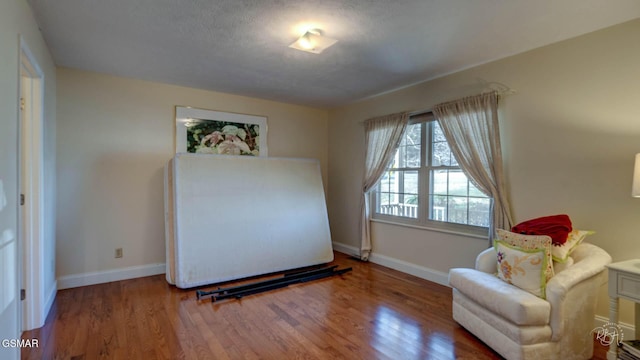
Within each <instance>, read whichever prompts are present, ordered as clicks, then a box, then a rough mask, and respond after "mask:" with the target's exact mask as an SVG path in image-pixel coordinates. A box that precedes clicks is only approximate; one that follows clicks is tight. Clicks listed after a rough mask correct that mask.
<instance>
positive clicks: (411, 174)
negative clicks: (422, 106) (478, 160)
mask: <svg viewBox="0 0 640 360" xmlns="http://www.w3.org/2000/svg"><path fill="white" fill-rule="evenodd" d="M424 118H425V117H424V116H423V117H422V119H423V120H418V121H412V122H411V123H410V124H409V125H408V127H407V131H406V133H405V135H404V138H403V139H402V142H401V143H400V146H399V147H398V151H397V152H396V155H395V158H394V160H393V163H392V164H391V166H390V167H389V168H388V169H387V171H385V173H384V175H383V177H382V179H381V180H380V182H379V183H378V185H377V187H376V188H375V190H374V191H373V192H372V195H371V196H372V206H373V211H372V213H373V218H374V219H380V220H387V221H392V222H396V223H398V222H399V223H406V224H410V225H417V226H426V227H437V228H444V229H450V230H459V231H465V232H471V233H477V234H485V233H486V230H487V228H488V226H489V221H490V208H491V199H490V198H488V197H487V196H486V195H485V194H484V193H482V192H481V191H480V190H478V189H477V188H476V187H475V186H474V185H473V184H472V183H471V182H470V181H469V180H468V179H467V176H466V175H465V174H464V172H462V170H461V169H460V167H459V166H458V163H457V161H456V159H455V157H454V156H453V154H452V153H451V149H450V148H449V144H447V141H446V139H445V137H444V134H443V133H442V129H441V128H440V125H439V124H438V122H437V121H435V120H433V117H429V118H428V119H427V120H424Z"/></svg>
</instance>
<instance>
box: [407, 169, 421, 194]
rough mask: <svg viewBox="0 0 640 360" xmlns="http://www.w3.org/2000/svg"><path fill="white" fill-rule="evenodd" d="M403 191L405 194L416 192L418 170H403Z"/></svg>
mask: <svg viewBox="0 0 640 360" xmlns="http://www.w3.org/2000/svg"><path fill="white" fill-rule="evenodd" d="M404 193H405V194H415V195H417V194H418V172H417V171H405V172H404Z"/></svg>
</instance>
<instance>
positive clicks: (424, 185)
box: [368, 111, 493, 240]
mask: <svg viewBox="0 0 640 360" xmlns="http://www.w3.org/2000/svg"><path fill="white" fill-rule="evenodd" d="M433 121H437V120H436V118H435V117H434V116H433V113H431V112H430V111H429V112H426V113H420V114H415V115H411V117H410V118H409V123H408V126H411V125H415V124H419V123H424V124H425V125H426V124H428V123H430V122H433ZM425 125H423V126H422V127H421V134H420V141H421V145H420V156H421V159H422V161H421V162H420V166H419V167H418V168H407V167H403V168H394V169H393V170H397V171H414V170H416V171H418V174H419V176H418V178H419V181H418V199H419V200H418V201H419V204H426V205H424V206H423V207H422V210H423V211H421V212H420V213H419V215H418V217H417V218H410V217H403V216H394V215H388V214H381V213H378V212H377V211H376V208H377V205H378V203H379V202H380V196H381V194H380V193H379V192H378V191H372V192H370V193H369V195H368V196H369V203H370V211H371V220H372V221H374V222H380V223H385V224H392V225H398V226H405V227H411V228H417V229H424V230H432V231H439V232H445V233H451V234H457V235H463V236H470V237H477V238H481V239H484V240H486V238H487V236H488V232H489V227H482V226H476V225H467V224H459V223H452V222H445V221H438V220H430V219H429V211H430V209H431V206H430V205H429V204H430V202H431V198H430V196H429V195H430V194H429V192H430V191H429V184H430V181H431V179H430V177H431V171H433V170H437V169H443V170H448V169H453V170H457V169H460V170H462V169H461V168H460V166H447V165H443V166H429V165H428V164H432V156H433V154H432V151H431V150H430V149H429V147H430V146H431V141H430V140H431V139H432V134H431V133H430V132H431V131H432V126H425ZM388 171H389V170H388V169H387V170H385V172H388ZM403 186H404V184H403ZM489 199H490V201H493V199H491V198H489ZM425 210H426V211H425Z"/></svg>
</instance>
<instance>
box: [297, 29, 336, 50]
mask: <svg viewBox="0 0 640 360" xmlns="http://www.w3.org/2000/svg"><path fill="white" fill-rule="evenodd" d="M337 42H338V40H335V39H331V38H328V37H326V36H322V32H321V31H320V30H318V29H311V30H307V31H306V32H305V33H304V34H303V35H302V36H300V38H298V40H296V41H294V42H293V44H291V45H289V47H290V48H292V49H296V50H301V51H306V52H310V53H314V54H320V53H321V52H323V51H324V50H325V49H327V48H328V47H330V46H331V45H333V44H335V43H337Z"/></svg>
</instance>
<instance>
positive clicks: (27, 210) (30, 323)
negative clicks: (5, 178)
mask: <svg viewBox="0 0 640 360" xmlns="http://www.w3.org/2000/svg"><path fill="white" fill-rule="evenodd" d="M19 76H20V81H19V87H20V89H19V94H20V100H19V109H20V110H19V122H20V126H19V130H18V131H19V133H20V136H19V140H18V142H19V146H18V149H19V159H18V166H19V171H18V176H19V181H18V186H19V190H20V199H19V201H20V209H19V211H18V218H19V228H18V234H19V236H18V239H19V248H20V252H21V256H20V261H21V265H20V270H21V277H20V284H21V289H22V290H21V296H20V298H21V299H23V300H22V306H20V307H19V308H20V311H21V318H22V330H23V331H25V330H31V329H35V328H38V327H41V326H42V325H43V324H44V320H45V317H46V304H45V300H44V232H43V214H44V202H43V196H44V191H43V189H44V187H43V184H44V181H43V174H44V171H43V168H44V166H43V133H42V131H43V125H44V124H43V111H44V92H43V90H44V76H43V72H42V70H41V68H40V66H39V65H38V63H37V61H36V60H35V57H34V56H33V54H32V53H31V51H30V50H29V47H28V46H27V44H26V43H25V41H24V39H22V38H20V74H19Z"/></svg>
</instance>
